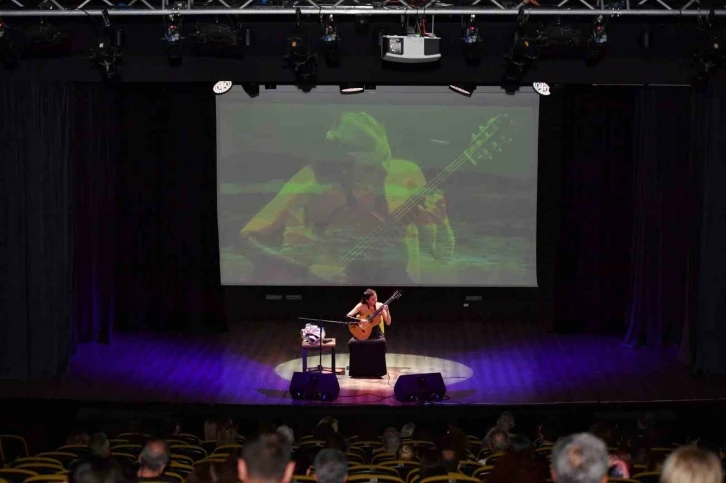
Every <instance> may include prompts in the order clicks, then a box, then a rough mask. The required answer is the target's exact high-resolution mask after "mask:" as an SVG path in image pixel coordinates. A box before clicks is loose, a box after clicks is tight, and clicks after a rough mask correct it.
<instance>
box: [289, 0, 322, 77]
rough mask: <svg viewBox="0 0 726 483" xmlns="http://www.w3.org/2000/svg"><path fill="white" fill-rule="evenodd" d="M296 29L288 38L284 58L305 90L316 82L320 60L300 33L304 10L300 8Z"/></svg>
mask: <svg viewBox="0 0 726 483" xmlns="http://www.w3.org/2000/svg"><path fill="white" fill-rule="evenodd" d="M295 17H296V23H295V30H294V31H293V35H292V36H291V37H289V38H288V39H287V52H286V54H285V56H284V57H283V60H284V61H285V62H286V63H287V66H288V67H289V68H291V69H292V71H293V73H294V74H295V80H296V82H297V84H298V86H299V87H301V88H302V89H303V90H304V91H305V90H306V89H307V90H309V89H311V88H312V86H313V85H314V84H315V78H316V76H317V73H318V61H317V58H316V57H315V53H314V52H311V51H310V49H309V48H308V46H307V45H306V44H305V41H304V40H303V38H302V36H301V35H300V22H301V17H302V12H301V11H300V9H299V8H297V9H296V10H295Z"/></svg>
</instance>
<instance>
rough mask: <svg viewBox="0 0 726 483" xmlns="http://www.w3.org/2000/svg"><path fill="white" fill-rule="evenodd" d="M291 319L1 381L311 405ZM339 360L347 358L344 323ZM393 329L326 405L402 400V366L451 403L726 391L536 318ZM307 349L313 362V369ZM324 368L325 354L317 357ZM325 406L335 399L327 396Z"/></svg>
mask: <svg viewBox="0 0 726 483" xmlns="http://www.w3.org/2000/svg"><path fill="white" fill-rule="evenodd" d="M300 327H302V325H301V324H300V323H297V322H296V321H291V322H287V323H284V322H260V323H256V324H255V323H245V324H240V325H238V326H235V327H233V328H232V331H231V332H230V333H226V334H219V335H210V336H198V337H188V336H175V335H158V334H116V335H115V337H114V342H113V344H111V345H100V344H85V345H82V346H80V347H79V350H78V354H77V355H76V356H75V357H74V358H73V361H72V364H71V369H70V374H69V375H68V376H67V377H66V378H65V379H64V380H62V381H36V382H31V383H19V382H2V383H0V393H2V394H4V395H5V396H6V397H22V398H41V399H42V398H61V399H82V400H101V401H134V402H136V401H138V402H141V401H145V402H175V403H212V404H214V403H217V404H284V405H290V404H315V403H309V402H308V403H300V402H293V400H292V399H291V398H290V396H289V394H288V393H287V388H288V385H289V380H290V378H291V376H292V373H293V372H294V371H299V370H301V366H302V360H301V359H300V356H301V350H300V336H299V333H298V330H299V329H300ZM327 329H328V336H329V337H336V339H337V341H338V345H337V349H338V354H337V358H336V365H337V366H338V367H345V366H346V365H347V360H348V359H347V353H346V342H347V340H348V339H349V337H348V332H347V329H346V328H345V327H341V326H336V327H333V328H327ZM387 335H388V356H387V362H388V369H389V375H388V377H384V378H383V379H380V380H371V379H365V380H355V379H351V378H349V377H348V376H347V375H341V376H338V379H339V381H340V386H341V397H340V398H339V399H338V400H337V401H335V402H334V403H333V404H343V405H347V404H371V405H375V404H385V405H399V404H400V403H398V402H397V401H396V400H395V399H394V398H393V386H394V384H395V383H396V379H397V378H398V377H399V376H400V375H402V374H415V373H425V372H441V373H442V374H443V376H444V380H445V382H446V384H447V389H448V396H449V400H448V401H446V404H495V405H521V404H556V403H606V402H635V401H693V400H715V399H726V385H724V384H721V382H719V381H715V380H712V381H708V380H703V379H694V378H692V377H691V375H690V373H689V372H688V371H687V370H686V369H684V368H683V367H681V366H680V364H679V363H678V362H677V360H676V355H675V350H674V349H656V348H643V349H639V350H630V349H625V348H622V347H621V345H620V338H619V337H613V336H604V335H556V334H550V333H547V332H545V331H544V330H543V329H542V328H541V327H539V326H538V325H536V324H533V323H506V324H504V323H493V322H488V323H487V322H447V323H438V324H437V323H432V322H425V323H421V324H416V323H415V322H409V323H406V324H404V323H400V322H399V323H398V324H396V325H394V326H392V327H391V328H390V330H389V331H388V332H387ZM317 365H318V356H317V355H316V354H315V353H313V352H312V351H311V353H310V354H309V358H308V366H309V367H317ZM323 365H325V366H329V365H330V357H329V355H327V354H325V355H324V356H323ZM325 404H330V403H325Z"/></svg>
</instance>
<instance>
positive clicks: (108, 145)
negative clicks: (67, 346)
mask: <svg viewBox="0 0 726 483" xmlns="http://www.w3.org/2000/svg"><path fill="white" fill-rule="evenodd" d="M75 92H76V95H75V98H74V103H73V106H72V107H71V108H72V109H73V112H74V127H73V131H74V143H73V151H72V158H73V184H74V195H75V196H74V199H75V202H74V206H73V241H74V252H75V254H76V256H75V258H74V277H73V284H74V285H73V321H74V324H73V325H74V329H75V331H74V342H75V343H79V342H80V343H83V342H103V343H108V342H111V336H112V332H113V327H114V322H115V319H116V307H117V306H116V304H115V301H116V259H117V256H116V246H115V240H116V163H117V160H118V157H117V152H118V146H119V142H120V141H121V133H120V131H119V123H118V108H117V104H118V100H117V99H118V95H117V92H116V90H115V89H113V88H111V87H109V86H105V85H102V84H85V85H77V86H76V89H75Z"/></svg>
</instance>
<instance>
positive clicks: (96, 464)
mask: <svg viewBox="0 0 726 483" xmlns="http://www.w3.org/2000/svg"><path fill="white" fill-rule="evenodd" d="M127 481H128V480H127V479H126V478H125V476H124V474H123V472H122V471H121V469H120V468H119V466H118V465H116V464H114V461H113V460H110V459H108V458H103V459H96V460H94V461H86V462H84V463H81V464H79V465H77V466H76V467H75V468H74V470H73V471H72V472H71V473H70V478H69V479H68V482H69V483H127Z"/></svg>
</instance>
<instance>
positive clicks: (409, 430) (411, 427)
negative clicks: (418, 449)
mask: <svg viewBox="0 0 726 483" xmlns="http://www.w3.org/2000/svg"><path fill="white" fill-rule="evenodd" d="M415 431H416V425H415V424H414V423H406V424H404V425H403V427H402V428H401V438H413V433H414V432H415Z"/></svg>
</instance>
